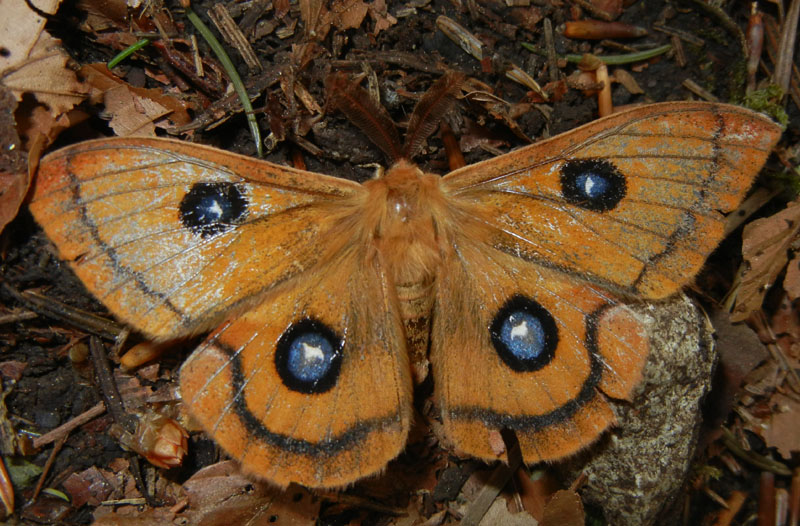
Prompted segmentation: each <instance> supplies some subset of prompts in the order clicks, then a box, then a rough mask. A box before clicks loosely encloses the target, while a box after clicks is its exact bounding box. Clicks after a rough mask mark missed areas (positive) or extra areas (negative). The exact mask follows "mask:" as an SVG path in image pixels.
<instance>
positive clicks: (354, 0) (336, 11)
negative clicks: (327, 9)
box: [331, 0, 369, 31]
mask: <svg viewBox="0 0 800 526" xmlns="http://www.w3.org/2000/svg"><path fill="white" fill-rule="evenodd" d="M368 10H369V6H368V5H367V4H365V3H364V2H363V1H362V0H334V1H333V2H332V3H331V18H333V23H334V24H335V25H336V27H337V28H338V29H339V30H341V31H346V30H348V29H356V28H357V27H360V26H361V23H362V22H363V21H364V17H366V16H367V11H368Z"/></svg>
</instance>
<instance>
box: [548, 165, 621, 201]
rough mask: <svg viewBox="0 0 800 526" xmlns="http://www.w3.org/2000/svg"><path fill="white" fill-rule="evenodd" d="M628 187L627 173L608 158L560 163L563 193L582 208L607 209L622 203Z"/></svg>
mask: <svg viewBox="0 0 800 526" xmlns="http://www.w3.org/2000/svg"><path fill="white" fill-rule="evenodd" d="M627 191H628V188H627V183H626V181H625V176H624V175H622V174H621V173H620V171H619V170H618V169H617V167H616V166H614V164H613V163H611V162H609V161H608V160H605V159H579V160H570V161H567V162H565V163H564V165H563V166H562V167H561V193H562V194H563V195H564V198H565V199H566V200H567V201H569V202H570V203H571V204H573V205H576V206H580V207H581V208H585V209H587V210H592V211H594V212H607V211H609V210H612V209H613V208H615V207H616V206H617V205H618V204H619V202H620V201H621V200H622V198H623V197H625V194H626V193H627Z"/></svg>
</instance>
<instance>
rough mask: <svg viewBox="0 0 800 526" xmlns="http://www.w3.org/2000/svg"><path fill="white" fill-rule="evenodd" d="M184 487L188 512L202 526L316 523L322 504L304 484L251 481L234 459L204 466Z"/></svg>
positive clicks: (294, 525)
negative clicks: (283, 487)
mask: <svg viewBox="0 0 800 526" xmlns="http://www.w3.org/2000/svg"><path fill="white" fill-rule="evenodd" d="M183 488H184V490H185V491H186V494H187V495H188V497H189V509H188V510H187V511H186V513H185V515H186V516H188V517H189V519H190V522H191V524H197V525H201V526H230V525H231V524H267V523H269V524H276V525H280V526H305V525H308V526H312V525H313V524H315V522H316V520H317V515H318V514H319V507H320V503H321V502H320V500H319V499H316V498H314V497H313V496H312V495H311V493H309V492H308V490H306V489H304V488H302V487H300V486H296V485H292V486H289V487H288V488H287V489H286V490H280V489H278V488H275V487H273V486H269V485H268V484H266V483H262V482H257V481H253V480H250V479H248V478H247V477H245V476H244V475H243V474H241V473H240V472H239V469H238V467H237V465H236V464H235V463H234V462H231V461H226V462H219V463H217V464H214V465H213V466H208V467H207V468H204V469H201V470H200V471H198V472H197V473H195V474H194V475H193V476H192V477H191V478H190V479H189V480H187V481H186V482H185V483H184V484H183ZM273 518H274V520H272V519H273Z"/></svg>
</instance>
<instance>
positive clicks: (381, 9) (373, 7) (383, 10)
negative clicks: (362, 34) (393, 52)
mask: <svg viewBox="0 0 800 526" xmlns="http://www.w3.org/2000/svg"><path fill="white" fill-rule="evenodd" d="M369 16H371V17H372V19H373V20H374V21H375V27H374V28H373V29H372V36H378V34H379V33H380V32H381V31H384V30H386V29H389V28H390V27H392V26H393V25H395V24H396V23H397V19H396V18H395V17H393V16H392V14H391V13H389V9H387V7H386V0H375V1H374V2H372V3H371V4H369Z"/></svg>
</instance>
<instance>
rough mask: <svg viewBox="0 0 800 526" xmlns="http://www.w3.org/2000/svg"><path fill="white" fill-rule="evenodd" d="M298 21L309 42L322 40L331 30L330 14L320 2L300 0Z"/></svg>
mask: <svg viewBox="0 0 800 526" xmlns="http://www.w3.org/2000/svg"><path fill="white" fill-rule="evenodd" d="M298 3H299V5H300V19H301V20H302V21H303V24H304V25H305V31H306V36H307V37H308V38H309V40H314V41H320V40H324V39H325V37H326V36H327V34H328V31H330V29H331V13H330V11H328V9H327V8H326V7H325V2H323V1H322V0H300V1H299V2H298Z"/></svg>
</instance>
